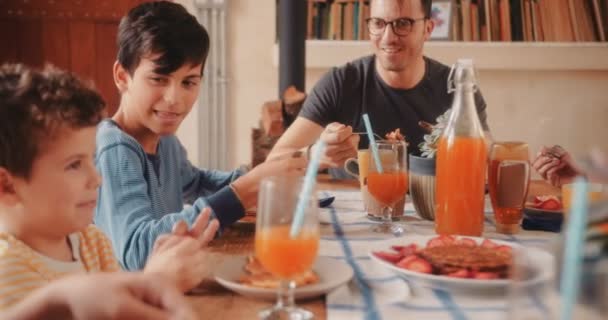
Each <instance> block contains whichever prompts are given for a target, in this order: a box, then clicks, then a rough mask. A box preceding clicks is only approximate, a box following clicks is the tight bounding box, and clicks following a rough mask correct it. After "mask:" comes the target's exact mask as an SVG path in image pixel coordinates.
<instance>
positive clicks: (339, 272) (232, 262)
mask: <svg viewBox="0 0 608 320" xmlns="http://www.w3.org/2000/svg"><path fill="white" fill-rule="evenodd" d="M246 258H247V257H244V256H240V257H234V258H231V259H228V260H226V261H225V262H224V263H222V264H221V265H220V266H219V267H218V268H217V269H216V270H217V271H216V272H215V280H216V281H217V282H218V283H219V284H221V285H222V286H224V287H226V288H228V289H230V290H232V291H235V292H237V293H239V294H242V295H244V296H247V297H251V298H257V299H265V300H275V299H276V298H277V290H276V289H266V288H256V287H251V286H248V285H244V284H242V283H240V282H239V281H238V280H239V278H240V277H241V276H242V275H243V274H244V272H245V271H244V269H243V267H244V266H245V263H246V261H247V260H246ZM313 270H314V271H315V272H316V273H317V274H318V275H319V278H320V280H319V282H318V283H315V284H311V285H307V286H303V287H298V288H296V290H295V298H296V299H307V298H314V297H318V296H322V295H324V294H326V293H328V292H330V291H331V290H333V289H335V288H336V287H338V286H340V285H342V284H344V283H346V282H348V281H349V280H350V279H351V278H352V277H353V270H352V269H351V267H350V266H349V265H348V264H346V263H344V262H342V261H339V260H336V259H332V258H324V257H319V258H317V261H316V262H315V264H314V266H313Z"/></svg>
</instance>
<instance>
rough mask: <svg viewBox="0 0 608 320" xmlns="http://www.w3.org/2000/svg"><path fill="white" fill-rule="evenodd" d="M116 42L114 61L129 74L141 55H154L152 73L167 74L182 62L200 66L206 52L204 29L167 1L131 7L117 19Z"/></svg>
mask: <svg viewBox="0 0 608 320" xmlns="http://www.w3.org/2000/svg"><path fill="white" fill-rule="evenodd" d="M117 44H118V57H117V60H118V62H119V63H120V64H121V65H122V67H123V68H125V69H126V70H127V71H128V72H129V74H131V75H133V73H134V72H135V69H136V68H137V66H138V65H139V63H140V62H141V59H142V58H146V57H150V58H151V57H154V63H155V64H156V69H155V72H157V73H159V74H170V73H172V72H174V71H175V70H177V69H179V68H180V67H182V66H183V65H186V64H190V65H193V66H196V65H199V64H202V65H204V63H205V60H206V59H207V54H208V53H209V35H208V34H207V31H206V30H205V28H204V27H203V26H201V25H200V24H199V23H198V21H197V20H196V18H195V17H194V16H193V15H191V14H190V13H188V11H187V10H186V9H185V8H184V7H183V6H181V5H179V4H176V3H173V2H168V1H157V2H146V3H143V4H140V5H138V6H136V7H134V8H132V9H131V10H130V11H129V13H127V15H126V16H124V17H123V18H122V19H121V21H120V25H119V27H118V37H117ZM201 72H202V71H201Z"/></svg>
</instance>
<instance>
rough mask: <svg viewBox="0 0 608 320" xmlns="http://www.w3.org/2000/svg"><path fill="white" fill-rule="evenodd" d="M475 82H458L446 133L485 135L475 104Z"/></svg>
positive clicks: (472, 135) (466, 135)
mask: <svg viewBox="0 0 608 320" xmlns="http://www.w3.org/2000/svg"><path fill="white" fill-rule="evenodd" d="M476 90H477V88H476V86H475V84H473V83H460V84H456V89H455V90H454V100H453V102H452V114H451V116H450V120H449V124H448V127H447V128H446V134H452V135H456V136H463V137H483V128H482V127H481V123H480V121H479V115H478V114H477V107H476V105H475V91H476Z"/></svg>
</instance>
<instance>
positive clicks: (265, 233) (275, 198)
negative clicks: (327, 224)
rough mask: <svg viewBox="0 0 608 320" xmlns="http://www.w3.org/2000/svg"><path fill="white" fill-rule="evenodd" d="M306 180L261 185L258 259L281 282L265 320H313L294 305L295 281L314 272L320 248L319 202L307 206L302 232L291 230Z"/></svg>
mask: <svg viewBox="0 0 608 320" xmlns="http://www.w3.org/2000/svg"><path fill="white" fill-rule="evenodd" d="M302 183H303V179H301V178H295V177H269V178H266V179H264V180H262V182H261V183H260V191H259V196H258V212H257V221H256V232H255V255H256V257H257V258H258V260H259V261H260V263H261V264H262V266H264V268H265V269H266V270H268V271H269V272H270V273H272V274H273V275H274V276H276V277H278V278H280V279H281V285H280V286H279V288H278V298H277V303H276V304H275V305H274V306H273V307H271V308H269V309H266V310H263V311H261V312H260V314H259V317H260V318H262V319H312V318H313V314H312V313H311V312H310V311H308V310H305V309H302V308H299V307H297V306H296V305H295V303H294V290H295V287H296V284H295V282H294V281H293V279H294V278H295V276H297V275H299V274H302V273H304V272H306V271H308V270H310V269H311V268H312V265H313V263H314V261H315V259H316V257H317V251H318V247H319V222H318V220H317V217H318V204H317V199H316V197H315V196H314V194H315V193H314V192H313V195H312V196H311V197H310V199H309V201H308V202H307V203H306V205H305V209H304V213H305V218H304V222H303V223H302V227H301V229H300V232H299V233H298V234H297V235H296V236H295V237H291V235H290V230H291V225H292V222H293V219H294V213H295V208H296V204H297V203H298V199H299V197H300V191H301V190H302Z"/></svg>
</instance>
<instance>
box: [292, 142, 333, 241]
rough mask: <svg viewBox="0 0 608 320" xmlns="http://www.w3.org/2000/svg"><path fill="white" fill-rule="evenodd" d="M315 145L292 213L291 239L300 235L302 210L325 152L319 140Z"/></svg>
mask: <svg viewBox="0 0 608 320" xmlns="http://www.w3.org/2000/svg"><path fill="white" fill-rule="evenodd" d="M316 145H317V148H316V149H315V152H314V153H313V154H312V157H311V158H310V162H308V167H307V168H306V175H305V176H304V183H303V185H302V191H300V197H299V199H298V203H297V205H296V211H295V213H294V217H293V222H292V223H291V231H290V233H289V235H290V236H291V237H292V238H295V237H297V236H298V234H299V233H300V229H302V224H303V223H304V214H305V213H304V209H306V205H307V204H309V203H310V196H311V195H312V191H313V189H314V186H315V183H316V182H317V171H318V170H319V164H320V162H321V155H322V154H323V151H324V150H325V142H323V141H320V140H319V141H317V143H316ZM315 205H317V204H315Z"/></svg>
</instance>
